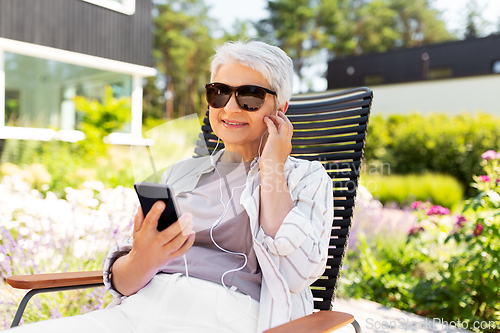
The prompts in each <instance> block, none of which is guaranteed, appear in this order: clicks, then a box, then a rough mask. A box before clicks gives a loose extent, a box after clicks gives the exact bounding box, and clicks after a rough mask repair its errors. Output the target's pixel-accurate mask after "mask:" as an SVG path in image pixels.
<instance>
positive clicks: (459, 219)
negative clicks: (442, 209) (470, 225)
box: [455, 215, 467, 228]
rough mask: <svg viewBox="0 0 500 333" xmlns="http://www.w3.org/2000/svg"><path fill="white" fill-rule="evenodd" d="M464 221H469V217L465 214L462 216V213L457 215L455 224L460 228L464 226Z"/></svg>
mask: <svg viewBox="0 0 500 333" xmlns="http://www.w3.org/2000/svg"><path fill="white" fill-rule="evenodd" d="M464 222H467V219H466V218H465V216H462V215H459V216H457V218H456V221H455V224H456V225H457V226H458V227H459V228H462V227H463V226H464Z"/></svg>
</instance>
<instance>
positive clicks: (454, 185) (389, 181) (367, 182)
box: [360, 173, 464, 210]
mask: <svg viewBox="0 0 500 333" xmlns="http://www.w3.org/2000/svg"><path fill="white" fill-rule="evenodd" d="M360 183H361V184H362V185H364V186H365V187H366V188H367V189H368V190H369V191H370V192H371V193H372V195H373V196H374V197H375V198H377V199H378V200H380V202H382V203H383V204H388V203H391V202H396V203H398V204H399V205H400V206H405V205H406V206H408V205H409V204H410V203H412V202H413V201H431V202H433V203H434V204H436V205H441V206H444V207H448V208H450V209H452V210H453V209H454V208H456V207H457V206H458V204H459V203H460V201H461V200H462V197H463V195H464V189H463V186H462V184H460V183H459V182H458V181H457V180H456V179H455V178H453V177H452V176H449V175H443V174H432V173H424V174H421V175H418V174H410V175H390V176H384V175H366V174H363V175H361V177H360Z"/></svg>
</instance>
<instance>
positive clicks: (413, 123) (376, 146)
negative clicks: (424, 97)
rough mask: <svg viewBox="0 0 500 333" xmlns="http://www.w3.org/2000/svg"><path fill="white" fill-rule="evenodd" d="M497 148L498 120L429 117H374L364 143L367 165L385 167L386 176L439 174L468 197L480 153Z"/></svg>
mask: <svg viewBox="0 0 500 333" xmlns="http://www.w3.org/2000/svg"><path fill="white" fill-rule="evenodd" d="M498 147H500V117H498V116H494V115H489V114H485V113H478V114H475V115H471V114H467V113H464V114H461V115H457V116H448V115H446V114H439V113H436V114H430V115H427V116H422V115H419V114H410V115H407V116H399V115H398V116H390V117H388V118H383V117H381V116H374V117H372V119H371V120H370V124H369V127H368V136H367V140H366V149H365V158H366V160H367V161H369V162H370V161H378V162H380V163H388V164H389V165H390V167H391V172H393V173H396V174H408V173H424V172H434V173H444V174H448V175H452V176H453V177H455V178H456V179H457V180H459V181H460V183H462V185H463V186H464V187H465V188H466V192H467V194H468V195H469V196H472V195H474V194H475V193H476V192H475V191H473V190H471V188H469V184H470V183H471V182H472V180H473V179H472V175H474V174H478V173H479V172H481V167H480V165H479V162H480V161H481V154H482V153H483V152H485V151H486V150H488V149H491V148H498Z"/></svg>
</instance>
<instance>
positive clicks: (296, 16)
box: [255, 0, 321, 80]
mask: <svg viewBox="0 0 500 333" xmlns="http://www.w3.org/2000/svg"><path fill="white" fill-rule="evenodd" d="M267 10H268V11H269V18H266V19H264V20H261V21H260V22H259V23H258V24H256V25H255V27H256V28H257V30H258V32H259V35H260V36H261V37H264V38H265V39H266V40H268V41H270V42H271V43H273V44H275V45H277V46H279V47H280V48H281V49H283V51H285V52H286V53H287V54H288V55H289V56H290V57H291V58H292V59H293V61H294V69H295V72H296V74H297V75H298V77H299V79H300V80H302V74H303V73H302V68H303V67H304V65H305V61H306V59H307V58H309V57H311V56H313V55H315V54H316V53H317V52H318V51H319V49H320V48H319V46H320V45H319V41H320V38H321V37H320V35H321V32H320V29H319V26H318V25H317V24H316V17H317V16H318V13H317V10H318V8H317V7H315V6H314V1H311V0H279V1H268V3H267Z"/></svg>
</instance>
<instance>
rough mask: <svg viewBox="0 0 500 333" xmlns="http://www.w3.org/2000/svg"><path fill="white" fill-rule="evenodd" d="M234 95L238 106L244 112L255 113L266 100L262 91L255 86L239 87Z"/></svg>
mask: <svg viewBox="0 0 500 333" xmlns="http://www.w3.org/2000/svg"><path fill="white" fill-rule="evenodd" d="M236 93H237V96H236V100H237V101H238V104H239V106H240V107H241V108H242V109H243V110H246V111H257V110H258V109H260V108H261V107H262V104H264V100H265V98H266V92H265V91H264V89H262V88H260V87H257V86H241V87H239V88H238V89H237V91H236Z"/></svg>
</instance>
